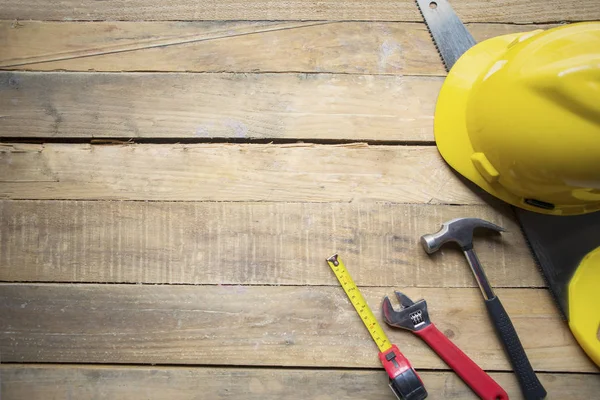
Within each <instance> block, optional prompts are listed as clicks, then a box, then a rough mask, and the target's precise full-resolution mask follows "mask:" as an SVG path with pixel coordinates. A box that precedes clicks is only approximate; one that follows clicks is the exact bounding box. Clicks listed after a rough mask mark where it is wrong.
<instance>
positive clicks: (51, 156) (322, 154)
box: [0, 122, 483, 204]
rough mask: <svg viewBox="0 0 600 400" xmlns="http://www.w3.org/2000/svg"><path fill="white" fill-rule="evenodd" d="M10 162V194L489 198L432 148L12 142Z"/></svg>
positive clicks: (3, 153) (1, 158)
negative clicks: (469, 184)
mask: <svg viewBox="0 0 600 400" xmlns="http://www.w3.org/2000/svg"><path fill="white" fill-rule="evenodd" d="M240 126H243V125H241V122H240ZM240 129H241V128H240ZM307 160H310V162H307ZM0 165H2V168H0V183H1V185H0V198H6V199H82V200H83V199H93V200H100V199H105V200H117V199H120V200H177V201H183V200H190V201H191V200H197V201H266V202H280V201H288V202H352V201H357V202H364V201H388V202H395V203H428V204H482V203H483V199H481V198H480V197H478V196H477V195H476V194H475V192H474V191H472V190H471V189H469V188H468V187H467V186H466V185H465V184H464V183H463V182H461V181H460V180H459V179H458V177H457V176H456V175H455V174H454V173H452V172H451V170H450V168H449V167H448V166H447V165H446V164H445V163H444V161H443V160H442V158H441V157H440V155H439V153H438V151H437V149H436V148H435V147H431V146H427V147H426V146H367V145H363V144H348V145H337V146H330V145H314V144H290V145H252V144H250V145H248V144H245V145H237V144H195V145H180V144H173V145H160V144H158V145H157V144H137V145H118V146H95V145H88V144H82V145H78V144H46V145H28V144H14V145H10V144H9V145H2V146H0Z"/></svg>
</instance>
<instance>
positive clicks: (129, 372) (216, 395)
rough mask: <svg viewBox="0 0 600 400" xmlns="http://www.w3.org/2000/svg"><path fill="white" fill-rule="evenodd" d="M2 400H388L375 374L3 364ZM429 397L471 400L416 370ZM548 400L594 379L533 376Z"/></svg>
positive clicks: (588, 394) (445, 378)
mask: <svg viewBox="0 0 600 400" xmlns="http://www.w3.org/2000/svg"><path fill="white" fill-rule="evenodd" d="M0 374H2V394H3V399H4V400H13V399H14V400H20V399H29V400H59V399H60V400H62V399H68V398H74V399H90V400H95V399H130V400H142V399H143V400H151V399H172V400H192V399H198V396H199V394H201V395H202V397H203V398H206V399H215V400H225V399H241V398H243V399H247V400H263V399H265V400H266V399H281V400H292V399H305V400H334V399H349V400H352V399H356V400H359V399H360V400H362V399H372V400H389V399H390V398H391V397H392V395H391V393H390V390H389V388H388V384H387V376H386V375H385V373H384V372H382V371H360V370H344V371H336V370H297V369H285V370H282V369H257V368H186V367H135V368H132V367H115V366H106V367H104V366H61V365H58V366H36V365H2V366H0ZM419 375H420V377H421V379H422V380H423V382H424V384H425V387H426V388H427V390H428V393H429V396H428V397H427V398H428V399H432V400H434V399H477V396H475V394H474V393H473V392H472V391H471V390H470V389H469V388H468V387H467V386H466V385H465V384H464V383H463V382H462V381H461V380H460V379H459V378H458V377H457V376H456V374H454V373H452V372H430V371H419ZM490 376H491V377H492V378H493V379H494V380H495V381H496V382H498V384H500V385H501V386H502V387H503V388H504V390H506V392H507V393H508V395H509V397H510V398H511V399H522V396H521V393H520V391H519V387H518V385H517V380H516V379H515V378H514V376H513V374H512V373H498V372H493V373H490ZM538 378H539V379H540V381H541V382H542V384H543V385H544V387H545V388H546V390H547V391H548V393H549V394H550V397H549V398H553V399H554V398H556V399H562V398H569V399H572V400H577V399H581V400H588V399H592V398H594V396H595V395H596V394H598V393H599V392H600V379H598V375H583V374H557V373H539V374H538Z"/></svg>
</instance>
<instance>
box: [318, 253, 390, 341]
mask: <svg viewBox="0 0 600 400" xmlns="http://www.w3.org/2000/svg"><path fill="white" fill-rule="evenodd" d="M327 264H329V266H330V267H331V269H332V270H333V273H334V274H335V276H336V277H337V279H338V281H340V284H341V285H342V288H343V289H344V292H346V295H347V296H348V298H349V299H350V302H351V303H352V305H353V306H354V308H355V309H356V312H357V313H358V315H360V319H361V320H362V322H363V323H364V324H365V326H366V327H367V329H368V330H369V333H370V334H371V337H372V338H373V340H374V341H375V344H377V347H378V348H379V351H380V352H384V351H386V350H389V349H390V348H391V347H392V345H391V343H390V341H389V340H388V338H387V336H385V333H384V332H383V329H381V326H380V325H379V323H378V322H377V320H376V319H375V316H374V315H373V312H372V311H371V309H370V308H369V306H368V304H367V302H366V301H365V298H364V297H363V296H362V294H361V293H360V290H358V288H357V287H356V284H355V283H354V281H353V280H352V277H351V276H350V274H349V273H348V270H347V269H346V266H345V265H344V263H343V262H342V260H340V258H339V257H338V255H337V254H336V255H334V256H331V257H329V258H328V259H327Z"/></svg>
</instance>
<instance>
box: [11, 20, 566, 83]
mask: <svg viewBox="0 0 600 400" xmlns="http://www.w3.org/2000/svg"><path fill="white" fill-rule="evenodd" d="M552 26H554V25H514V24H470V25H468V29H469V31H470V32H471V33H472V34H473V36H474V37H475V39H476V40H478V41H480V40H484V39H487V38H490V37H493V36H498V35H503V34H508V33H515V32H523V31H531V30H534V29H546V28H549V27H552ZM0 38H1V39H0V40H2V52H0V67H2V68H5V69H25V70H38V71H52V70H66V71H92V70H93V71H113V72H121V71H168V72H172V71H179V72H186V71H190V72H191V71H193V72H290V71H292V72H307V73H311V72H314V73H319V72H320V73H343V74H349V73H353V74H405V75H406V74H408V75H411V74H412V75H445V74H446V71H445V69H444V66H443V65H442V62H441V60H440V57H439V55H438V53H437V51H436V49H435V47H434V45H433V42H432V41H431V38H430V36H429V33H428V32H427V28H426V27H425V25H424V24H422V23H391V22H380V23H369V22H248V21H236V22H182V21H179V22H117V21H114V22H83V23H82V22H43V21H19V22H14V21H0Z"/></svg>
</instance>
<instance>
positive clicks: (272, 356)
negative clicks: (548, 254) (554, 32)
mask: <svg viewBox="0 0 600 400" xmlns="http://www.w3.org/2000/svg"><path fill="white" fill-rule="evenodd" d="M452 5H453V6H454V8H455V10H456V12H457V13H458V14H459V16H460V17H461V19H462V20H463V21H464V22H465V23H467V26H468V28H469V30H470V31H471V32H472V33H473V35H474V37H475V39H476V40H484V39H486V38H490V37H494V36H497V35H501V34H506V33H513V32H526V31H530V30H534V29H547V28H550V27H553V26H556V25H557V24H560V23H567V22H577V21H583V20H598V19H600V1H598V0H593V1H587V2H576V1H574V0H566V1H542V0H532V1H528V2H512V1H507V0H501V1H500V0H499V1H493V2H491V1H486V0H461V1H458V0H456V1H453V2H452ZM444 75H445V71H444V68H443V65H442V63H441V61H440V59H439V57H438V55H437V52H436V49H435V47H434V45H433V43H432V41H431V38H430V36H429V34H428V32H427V28H426V27H425V25H424V24H423V23H422V20H421V17H420V15H419V12H418V9H417V7H416V5H415V4H414V2H413V1H408V0H399V1H388V0H373V1H369V2H367V1H359V0H324V1H313V0H310V1H270V0H247V1H235V0H223V1H218V0H200V1H197V0H196V1H192V0H173V1H172V2H171V4H170V5H167V3H166V2H163V1H158V0H127V1H126V0H115V1H86V2H83V1H81V0H64V1H60V2H51V1H45V0H44V1H43V0H0V140H1V143H0V166H1V167H0V282H1V283H0V286H1V288H0V304H2V307H0V362H1V363H2V364H0V376H1V379H0V383H1V395H2V399H3V400H9V399H11V400H12V399H32V400H37V399H44V400H47V399H71V398H73V399H100V398H109V399H131V400H138V399H139V400H141V399H162V398H168V399H175V400H184V399H185V400H187V399H234V398H235V399H252V400H259V399H261V400H262V399H266V400H269V399H312V400H326V399H342V398H343V399H365V398H368V399H377V400H385V399H390V400H391V399H393V395H392V393H391V391H390V390H389V388H388V387H387V376H386V374H385V372H383V370H382V369H381V365H380V363H379V360H378V358H377V348H376V346H375V344H374V343H373V342H372V341H371V339H370V337H369V335H368V333H367V331H366V330H365V329H364V327H363V326H362V325H361V321H360V319H359V318H358V317H357V315H356V313H355V312H354V310H353V308H352V306H351V305H350V303H349V302H348V300H347V299H346V297H345V294H344V292H343V291H342V289H341V287H340V286H339V285H338V283H337V281H336V279H335V276H334V275H333V273H332V272H331V271H330V269H329V267H328V266H327V264H326V262H325V259H326V258H327V257H328V256H330V255H331V254H333V253H334V252H337V253H339V254H340V256H341V257H342V258H343V259H344V261H345V263H346V265H347V267H348V269H349V271H350V272H351V274H352V275H353V277H354V279H355V281H356V283H357V284H358V285H359V287H360V288H361V290H362V292H363V294H364V295H365V298H366V299H367V301H368V303H369V304H370V306H371V307H372V308H373V309H374V311H375V314H376V315H377V316H378V317H379V314H380V313H379V307H380V304H381V299H382V297H383V296H384V295H391V294H393V291H394V290H402V291H403V292H405V293H406V294H407V295H409V296H410V297H412V298H415V299H418V298H425V299H426V300H427V302H428V306H429V310H430V316H431V319H432V321H433V322H434V323H435V324H436V325H437V326H438V327H439V329H440V330H442V332H444V333H445V334H446V335H447V336H448V337H449V338H450V339H451V340H452V341H453V342H454V343H455V344H457V345H458V346H459V347H460V348H461V349H462V350H463V351H464V352H465V353H467V354H468V355H469V356H470V357H471V358H472V359H473V360H474V361H475V362H477V363H478V364H479V365H480V366H481V367H482V368H484V369H485V370H487V371H489V373H490V375H491V376H492V377H493V378H494V379H496V380H497V381H498V382H499V383H500V384H501V385H502V386H503V387H504V388H505V390H506V391H507V392H508V393H509V395H510V397H511V398H513V399H518V398H520V396H521V395H520V392H519V389H518V386H517V381H516V379H515V377H514V375H513V374H512V372H511V368H510V365H509V363H508V361H507V359H506V357H505V355H504V352H503V351H502V349H501V347H500V346H501V345H500V342H499V341H498V340H497V338H496V337H495V335H494V332H493V328H492V326H491V324H490V322H489V320H488V317H487V314H486V312H485V307H484V304H483V302H482V299H481V294H480V292H479V289H478V288H477V285H476V283H475V281H474V279H473V277H472V274H471V272H470V270H469V268H468V265H467V263H466V261H465V260H464V257H463V256H462V253H460V251H458V249H455V248H452V247H451V246H448V248H444V249H443V250H442V251H440V252H439V254H436V255H434V256H428V255H427V254H425V253H424V251H423V250H422V248H421V247H420V245H419V237H420V236H421V235H423V234H425V233H431V232H434V231H437V229H438V228H439V226H440V224H441V223H442V222H444V221H446V220H448V219H451V218H457V217H464V216H472V217H479V218H484V219H486V220H489V221H491V222H494V223H497V224H499V225H502V226H504V227H505V228H507V229H508V232H506V233H504V234H503V235H502V236H501V237H498V236H480V237H477V239H476V242H475V248H476V249H477V251H478V254H479V258H480V259H481V261H482V263H483V265H484V267H485V269H486V273H487V275H488V277H489V279H490V281H491V283H492V285H493V286H494V287H495V288H496V289H497V292H498V293H499V295H500V297H501V298H502V300H503V303H504V305H505V307H506V309H507V311H508V313H509V314H510V316H511V318H512V321H513V323H514V325H515V327H516V330H517V332H518V333H519V335H520V338H521V341H522V342H523V345H524V347H525V350H526V352H527V354H528V356H529V358H530V361H531V363H532V365H533V367H534V368H535V370H536V371H538V375H539V378H540V380H541V381H542V383H543V384H544V386H545V387H546V389H547V391H548V393H549V397H548V398H551V399H559V398H569V399H573V400H574V399H592V398H595V397H597V396H598V393H600V375H599V374H600V371H599V370H598V368H597V367H595V366H594V365H593V364H592V363H591V361H590V360H589V359H588V358H587V357H586V356H585V354H584V353H583V351H582V350H581V349H580V348H579V347H578V345H577V343H576V341H575V340H574V338H573V336H572V335H571V333H570V331H569V330H568V327H567V325H566V323H565V322H564V321H562V320H561V317H560V315H559V313H558V308H557V307H556V305H555V304H554V303H553V300H552V297H551V295H550V294H549V292H548V290H547V288H546V284H545V282H544V280H543V279H542V276H541V274H540V272H539V271H538V269H537V267H536V265H535V263H534V261H533V260H532V258H531V256H530V254H529V251H528V248H527V245H526V243H525V240H524V238H523V236H522V234H521V232H520V230H519V227H518V224H517V223H516V221H515V219H514V216H513V213H512V210H511V209H510V208H509V207H507V206H506V205H503V204H501V203H500V202H499V201H497V200H494V199H491V198H490V197H489V196H487V195H483V194H481V193H480V192H479V191H477V190H473V189H472V188H471V187H469V186H466V185H465V183H464V182H463V181H462V180H461V179H459V178H458V177H457V176H456V174H454V173H453V172H452V171H451V170H450V168H449V167H448V166H447V165H446V164H445V163H444V161H443V159H442V158H441V157H440V156H439V154H438V152H437V149H436V147H435V142H434V138H433V112H434V109H435V101H436V97H437V93H438V91H439V89H440V86H441V84H442V82H443V80H444ZM384 329H385V331H386V332H387V333H388V335H389V337H390V339H391V340H392V342H394V343H396V344H397V345H398V346H399V347H400V348H401V350H402V351H403V352H404V353H405V355H406V356H407V357H408V358H409V359H410V361H411V362H412V364H413V365H414V366H415V367H416V368H417V370H418V371H419V373H420V374H421V377H422V378H423V381H424V383H425V385H426V387H427V389H428V391H429V394H430V396H429V398H431V399H466V398H475V395H474V394H473V393H472V392H471V391H470V390H469V388H468V387H467V386H466V385H465V384H464V383H463V382H462V381H461V380H460V379H459V378H458V377H457V376H456V375H455V374H454V373H453V372H452V371H451V370H449V369H448V367H447V365H445V364H444V362H443V361H442V360H441V359H440V358H439V357H438V356H436V354H435V353H433V351H432V350H430V349H429V348H428V347H427V346H426V345H425V344H424V343H423V342H421V341H420V340H419V339H418V338H417V337H415V336H413V335H411V334H410V333H408V332H405V331H400V330H393V329H390V328H389V327H387V326H384Z"/></svg>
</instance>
